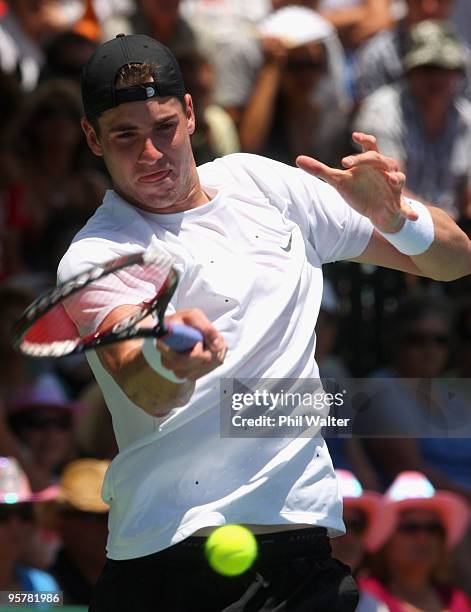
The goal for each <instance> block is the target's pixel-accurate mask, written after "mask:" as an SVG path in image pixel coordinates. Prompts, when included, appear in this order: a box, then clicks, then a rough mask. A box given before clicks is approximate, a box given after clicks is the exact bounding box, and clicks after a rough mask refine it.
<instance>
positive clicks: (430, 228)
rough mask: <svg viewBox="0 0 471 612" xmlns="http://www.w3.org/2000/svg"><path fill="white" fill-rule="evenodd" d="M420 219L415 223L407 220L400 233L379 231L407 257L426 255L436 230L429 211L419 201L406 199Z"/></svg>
mask: <svg viewBox="0 0 471 612" xmlns="http://www.w3.org/2000/svg"><path fill="white" fill-rule="evenodd" d="M404 199H405V201H406V203H407V204H409V206H410V207H411V208H412V210H414V211H415V212H416V213H417V214H418V215H419V218H418V219H416V220H415V221H411V220H410V219H406V222H405V223H404V225H403V226H402V227H401V229H400V230H399V231H398V232H395V233H389V232H382V231H381V230H378V231H379V233H380V234H381V235H382V236H384V237H385V238H386V240H387V241H388V242H390V243H391V244H392V245H393V246H395V247H396V249H397V250H398V251H400V252H401V253H404V254H405V255H420V254H421V253H425V251H426V250H427V249H428V248H429V246H430V245H431V244H432V242H433V240H434V238H435V228H434V225H433V219H432V215H431V214H430V211H429V209H428V208H427V207H426V206H425V205H424V204H422V203H421V202H417V200H411V199H410V198H404Z"/></svg>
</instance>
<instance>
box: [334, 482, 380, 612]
mask: <svg viewBox="0 0 471 612" xmlns="http://www.w3.org/2000/svg"><path fill="white" fill-rule="evenodd" d="M335 471H336V473H337V476H338V477H339V484H340V488H341V491H342V496H343V522H344V523H345V528H346V530H347V532H346V533H345V535H343V536H340V537H338V538H332V540H331V546H332V556H333V557H334V558H335V559H339V560H340V561H342V563H345V564H347V565H349V566H350V568H351V570H352V574H353V575H356V574H357V572H358V570H359V569H360V567H361V564H362V562H363V559H364V556H365V552H366V539H367V537H368V534H369V533H371V531H372V530H373V529H374V524H375V522H376V521H377V520H378V517H379V513H380V507H381V496H380V495H379V494H378V493H374V492H370V491H365V490H364V489H363V487H362V486H361V484H360V482H359V481H358V479H357V478H356V477H355V476H354V475H353V474H352V473H351V472H349V471H347V470H335ZM378 603H379V602H378V601H377V600H376V599H375V598H374V597H372V596H371V595H369V594H368V593H366V592H363V593H361V594H360V601H359V602H358V606H357V608H356V610H357V612H373V611H375V610H377V608H378Z"/></svg>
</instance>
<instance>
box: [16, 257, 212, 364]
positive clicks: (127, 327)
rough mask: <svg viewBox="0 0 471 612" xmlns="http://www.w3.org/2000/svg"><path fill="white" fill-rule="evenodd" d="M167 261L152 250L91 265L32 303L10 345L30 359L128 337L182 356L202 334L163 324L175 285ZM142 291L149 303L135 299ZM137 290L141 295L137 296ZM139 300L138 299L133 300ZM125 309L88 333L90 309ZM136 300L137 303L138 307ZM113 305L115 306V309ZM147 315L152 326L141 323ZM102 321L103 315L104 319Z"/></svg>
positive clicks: (19, 322)
mask: <svg viewBox="0 0 471 612" xmlns="http://www.w3.org/2000/svg"><path fill="white" fill-rule="evenodd" d="M178 280H179V277H178V273H177V271H176V270H175V268H174V267H173V265H172V259H171V257H170V256H169V255H168V254H167V253H165V252H164V251H161V250H159V249H157V248H155V247H152V248H150V249H148V250H146V251H144V252H142V253H135V254H132V255H126V256H124V257H121V258H119V259H114V260H112V261H109V262H107V263H105V264H102V265H98V266H93V267H91V268H90V269H88V270H86V271H85V272H83V273H81V274H79V275H77V276H75V277H73V278H72V279H70V280H69V281H67V282H66V283H63V284H61V285H59V286H57V287H56V288H55V289H53V290H51V291H49V292H48V293H46V294H45V295H43V296H41V297H39V298H38V299H37V300H35V301H34V302H33V303H32V304H31V305H30V306H29V307H28V308H27V309H26V310H25V312H24V313H23V315H22V316H21V318H20V319H19V320H18V321H17V322H16V324H15V325H14V328H13V345H14V347H15V348H16V350H18V351H19V352H21V353H23V354H25V355H28V356H30V357H38V358H39V357H48V358H51V357H63V356H64V355H72V354H76V353H82V352H84V351H87V350H90V349H95V348H98V347H101V346H105V345H107V344H111V343H114V342H121V341H123V340H130V339H132V338H148V337H153V338H161V340H162V341H163V342H165V344H166V345H167V346H169V347H170V348H171V349H173V350H175V351H178V352H183V351H187V350H189V349H191V348H192V347H193V346H194V345H195V344H196V343H197V342H202V341H203V336H202V334H201V332H200V331H199V330H197V329H195V328H193V327H189V326H186V325H181V324H177V323H174V324H169V325H166V324H165V323H164V315H165V311H166V309H167V306H168V304H169V301H170V299H171V297H172V295H173V294H174V292H175V289H176V288H177V284H178ZM143 287H146V295H153V296H154V297H152V298H151V299H148V298H147V299H146V298H144V299H142V300H139V296H140V295H142V291H143V289H142V288H143ZM139 292H140V293H139ZM136 296H137V298H136ZM107 301H108V302H110V301H112V302H113V305H114V304H116V305H127V304H129V305H130V306H131V308H130V309H126V308H122V309H121V311H122V312H123V316H122V318H119V319H118V320H117V321H116V318H115V317H114V318H113V324H112V325H111V324H110V325H109V326H107V325H106V322H105V325H103V324H101V326H99V328H98V331H90V330H87V328H86V325H85V324H84V321H85V319H84V317H85V316H86V315H85V313H87V309H89V308H90V305H91V304H92V305H93V304H95V307H96V304H97V303H98V304H106V303H107ZM136 302H137V303H136ZM113 307H114V306H113ZM149 315H153V318H154V321H153V323H154V324H153V325H152V326H151V327H147V326H146V327H144V326H142V325H139V323H140V322H141V321H142V320H143V319H144V318H146V317H147V316H149ZM104 319H105V321H106V317H104Z"/></svg>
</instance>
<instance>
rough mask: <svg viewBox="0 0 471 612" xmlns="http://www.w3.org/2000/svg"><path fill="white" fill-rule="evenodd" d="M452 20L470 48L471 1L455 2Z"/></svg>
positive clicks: (456, 0) (457, 0)
mask: <svg viewBox="0 0 471 612" xmlns="http://www.w3.org/2000/svg"><path fill="white" fill-rule="evenodd" d="M452 19H453V23H454V24H455V26H456V29H457V30H458V32H459V33H460V34H461V36H463V38H464V39H465V40H466V43H467V45H468V47H469V46H470V45H471V3H470V2H469V0H455V8H454V10H453V15H452Z"/></svg>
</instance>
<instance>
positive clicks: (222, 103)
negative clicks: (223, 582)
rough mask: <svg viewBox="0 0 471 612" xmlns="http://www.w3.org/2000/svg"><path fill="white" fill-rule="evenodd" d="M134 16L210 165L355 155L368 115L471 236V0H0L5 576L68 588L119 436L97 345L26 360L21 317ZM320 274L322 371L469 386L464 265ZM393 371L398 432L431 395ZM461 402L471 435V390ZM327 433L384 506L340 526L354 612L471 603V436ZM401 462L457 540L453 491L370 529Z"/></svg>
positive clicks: (470, 337)
mask: <svg viewBox="0 0 471 612" xmlns="http://www.w3.org/2000/svg"><path fill="white" fill-rule="evenodd" d="M120 32H124V33H145V34H148V35H150V36H153V37H155V38H157V39H158V40H160V41H161V42H163V43H165V44H166V45H168V46H169V47H170V48H171V49H172V50H173V52H174V53H175V54H176V56H177V58H178V59H179V61H180V64H181V68H182V72H183V75H184V79H185V83H186V86H187V90H188V92H189V93H190V94H192V96H193V99H194V104H195V110H196V117H197V129H196V133H195V134H194V136H193V147H194V152H195V157H196V160H197V163H199V164H202V163H205V162H207V161H210V160H213V159H215V158H217V157H220V156H222V155H226V154H230V153H234V152H238V151H243V152H249V153H256V154H260V155H266V156H268V157H271V158H273V159H277V160H279V161H282V162H285V163H288V164H292V165H293V164H294V162H295V158H296V156H297V155H299V154H306V155H312V156H314V157H316V158H317V159H319V160H321V161H323V162H325V163H327V164H330V165H337V166H339V165H340V160H341V159H342V157H343V156H345V155H348V154H350V153H352V152H355V147H354V144H353V143H352V140H351V133H352V131H353V130H361V131H366V132H368V133H371V134H374V135H375V136H376V137H377V139H378V142H379V146H380V148H381V150H382V151H383V152H384V153H386V154H388V155H391V156H393V157H395V158H396V159H397V160H398V162H399V164H400V165H401V168H403V169H404V171H405V173H406V175H407V177H408V183H407V190H408V192H409V194H410V195H411V197H414V196H415V197H418V198H420V199H422V200H423V201H426V202H433V203H434V204H436V205H437V206H439V207H441V208H443V209H444V210H446V211H447V212H448V213H449V214H450V215H451V216H452V217H453V218H454V219H455V220H456V222H457V223H458V224H459V225H460V226H461V227H462V229H463V230H464V231H465V232H466V233H468V235H471V2H470V1H469V0H317V1H316V0H305V1H302V2H301V1H300V2H289V1H286V0H0V113H1V116H2V117H3V121H2V129H1V131H0V355H1V364H2V368H1V370H0V591H1V590H8V589H11V588H14V587H15V588H22V589H23V590H25V589H26V587H27V586H28V585H29V587H30V590H34V589H35V590H48V589H47V588H46V587H45V586H44V585H48V587H50V588H49V590H54V588H53V587H51V585H56V587H55V588H60V589H61V590H63V591H64V598H65V602H66V603H68V604H71V605H72V604H75V605H86V604H87V602H88V600H89V596H90V589H91V586H92V585H93V583H94V581H95V580H96V577H97V576H98V574H99V572H100V569H101V567H102V565H103V562H104V558H105V551H104V542H105V537H106V516H107V510H106V507H104V506H103V505H102V504H101V502H100V500H99V487H100V485H101V479H102V477H103V473H104V471H105V470H106V465H107V462H108V461H109V460H111V459H112V458H113V457H114V456H115V454H116V452H117V449H116V443H115V440H114V435H113V431H112V427H111V422H110V418H109V415H108V412H107V409H106V406H105V404H104V401H103V398H102V396H101V393H100V391H99V389H98V388H97V385H96V384H95V383H94V381H93V378H92V376H91V372H90V370H89V368H88V365H87V363H86V361H85V359H83V358H82V357H69V358H65V359H63V360H60V361H58V362H54V363H49V362H45V361H42V360H41V361H39V362H36V361H29V360H25V358H24V357H22V356H20V355H17V354H15V353H14V352H13V350H12V348H11V345H10V340H9V333H10V328H11V325H12V323H13V322H14V321H15V320H16V319H17V318H18V317H19V315H20V314H21V313H22V311H23V310H24V308H25V307H26V306H27V304H28V303H29V302H30V301H31V300H32V299H34V298H35V297H37V296H38V295H39V294H40V293H42V292H43V291H45V290H47V289H48V288H50V287H51V286H52V285H54V284H55V274H56V268H57V264H58V262H59V260H60V258H61V256H62V254H63V253H64V252H65V249H66V248H67V246H68V244H69V242H70V240H71V239H72V237H73V236H74V235H75V233H76V232H77V231H78V230H79V229H80V227H82V225H83V224H84V223H85V222H86V220H87V219H88V218H89V217H90V216H91V215H92V214H93V212H94V211H95V209H96V208H97V206H99V205H100V203H101V200H102V197H103V195H104V193H105V191H106V189H107V188H109V187H110V183H109V177H108V175H107V172H106V168H105V167H104V165H103V164H102V162H101V160H100V159H99V158H96V157H94V156H93V155H92V154H91V153H90V152H89V150H88V148H87V146H86V143H85V140H84V137H83V134H82V132H81V129H80V117H81V115H82V108H81V99H80V87H79V81H80V72H81V68H82V66H83V64H84V63H85V62H86V61H87V59H88V57H89V56H90V54H91V53H93V51H94V49H95V48H96V47H97V45H98V44H99V43H100V42H102V41H104V40H107V39H109V38H111V37H113V36H115V35H116V34H118V33H120ZM324 272H325V276H326V283H325V287H324V295H323V300H322V307H321V312H320V315H319V320H318V326H317V333H318V347H317V359H318V362H319V365H320V370H321V374H322V375H323V376H327V377H333V378H336V379H337V380H342V379H346V378H361V379H370V378H371V379H376V378H380V379H381V380H392V379H405V378H418V379H421V378H432V379H435V380H436V379H441V378H443V379H447V378H448V379H449V378H452V379H454V380H456V379H460V380H462V381H463V384H465V382H466V380H467V379H468V378H469V377H470V374H471V291H470V283H471V279H470V277H468V278H464V279H460V280H457V281H454V282H451V283H442V282H436V281H433V280H429V279H422V278H419V277H414V276H411V275H407V274H404V273H401V272H395V271H392V270H384V269H380V268H377V267H375V266H367V265H358V264H353V263H347V262H339V263H335V264H329V265H328V266H326V267H325V269H324ZM393 386H394V389H395V394H394V395H391V397H390V402H389V404H388V405H387V406H385V405H382V406H380V407H378V409H377V411H376V415H377V417H378V418H379V419H381V420H385V421H387V422H388V426H390V427H391V428H393V427H394V423H393V422H392V421H388V419H389V418H390V415H391V414H393V413H394V414H395V415H396V419H403V422H405V421H407V423H409V424H410V427H411V428H412V429H411V430H412V431H418V432H420V431H421V427H422V423H424V422H425V420H424V419H426V418H429V416H430V415H429V414H428V413H427V416H424V410H425V406H426V405H427V406H428V407H429V404H430V402H428V404H427V397H425V399H424V396H423V394H422V396H421V397H418V396H417V394H416V393H412V392H411V390H410V389H408V388H407V385H405V384H404V383H403V382H402V380H398V381H397V384H394V385H393ZM428 399H430V398H428ZM435 400H436V401H438V404H439V403H440V397H438V399H437V398H435ZM460 410H461V415H462V418H463V419H464V422H466V423H467V424H468V430H469V422H470V421H471V418H470V414H471V412H470V411H471V406H470V405H469V393H468V394H464V395H463V398H462V402H461V408H460ZM398 415H399V416H398ZM339 416H341V415H339ZM327 443H328V446H329V447H330V450H331V454H332V457H333V461H334V465H335V466H336V467H337V468H339V469H340V470H343V471H345V472H346V473H349V474H350V475H351V478H350V480H349V482H350V486H351V483H352V482H356V483H358V486H357V488H356V489H355V487H354V489H355V491H356V492H357V493H356V494H355V495H353V494H351V495H350V497H351V498H353V497H355V496H357V497H359V498H362V499H363V497H364V495H365V494H366V495H367V497H368V495H370V494H372V495H373V497H374V494H376V496H377V497H375V499H376V501H378V500H380V501H379V502H378V504H376V505H375V506H374V511H373V510H372V509H371V507H370V506H368V511H364V508H363V509H362V508H359V507H355V509H354V511H352V512H351V513H350V514H351V516H350V515H349V516H348V519H349V520H348V521H347V527H348V525H349V524H350V526H351V528H349V535H348V536H346V537H345V538H346V539H345V540H343V543H344V549H342V538H340V539H339V540H338V542H337V543H336V546H337V545H338V546H339V547H340V548H339V549H338V550H337V551H336V554H337V555H338V556H339V558H343V559H345V560H346V562H349V563H350V564H351V565H352V566H353V567H354V569H355V571H356V572H357V575H358V576H363V577H364V578H365V580H364V581H362V582H361V584H362V588H363V589H364V591H365V593H368V598H369V599H368V598H366V599H365V601H364V602H363V604H361V605H364V606H366V607H364V608H359V609H364V610H378V612H379V611H380V610H383V611H384V610H392V611H393V612H394V611H396V610H409V609H412V608H410V607H406V606H415V608H413V609H416V610H424V611H427V612H428V611H433V610H442V609H443V610H445V609H446V610H448V609H449V610H457V611H462V610H468V609H471V607H469V608H468V607H465V606H471V604H469V600H468V599H467V598H466V595H465V594H464V592H467V593H468V595H470V594H471V536H470V532H469V529H468V526H467V525H468V519H467V518H466V517H467V516H468V515H467V512H468V510H467V508H468V505H469V503H471V439H470V438H469V437H466V436H464V437H463V436H462V437H456V438H453V439H450V438H447V437H425V436H424V437H420V435H417V437H411V436H408V437H405V438H404V439H403V438H400V437H399V438H398V436H397V435H396V436H394V437H390V438H385V439H379V438H375V437H366V436H357V437H354V438H348V439H340V438H337V437H332V438H328V439H327ZM404 473H406V474H409V473H414V474H419V475H420V478H423V479H424V480H423V481H420V482H422V483H424V482H426V483H428V485H425V484H423V489H424V491H425V493H424V495H422V496H419V497H420V498H421V499H422V497H425V498H430V499H435V498H436V497H437V496H438V497H439V501H440V500H441V499H442V498H441V497H440V495H449V496H450V495H451V496H452V498H453V499H454V500H455V501H456V500H457V499H458V500H459V501H460V502H461V503H462V504H463V506H461V509H462V517H463V521H462V530H461V533H460V537H459V538H456V537H455V538H454V539H453V538H452V539H451V540H450V537H449V526H448V525H447V524H446V521H445V520H444V518H443V517H444V516H445V515H444V514H443V513H442V514H440V512H439V511H438V510H437V508H438V506H437V507H435V506H433V507H429V506H427V507H426V509H424V508H423V507H422V505H420V504H422V502H420V503H418V502H417V503H418V506H417V504H416V505H413V506H411V508H412V509H410V508H409V507H408V508H409V510H410V512H409V514H410V513H412V515H413V516H412V519H413V520H412V519H411V518H410V516H409V518H408V517H407V516H406V518H404V517H403V515H402V514H401V513H400V512H397V513H396V516H395V518H394V521H396V522H395V523H394V521H393V522H391V524H393V523H394V525H396V526H397V525H399V526H400V525H401V524H402V523H401V521H403V522H404V524H406V527H405V528H404V529H402V530H401V529H399V528H398V529H399V531H400V537H401V538H403V540H401V541H400V542H399V544H397V542H396V541H393V540H394V538H393V536H392V534H391V533H386V531H385V530H384V533H383V542H382V543H381V545H380V544H378V543H376V544H375V546H376V548H374V547H373V549H374V550H373V549H371V550H370V549H369V548H368V547H367V546H366V544H365V542H366V540H364V537H366V536H365V534H366V533H368V530H369V529H370V528H371V526H372V521H373V518H374V517H377V514H378V512H380V513H382V512H384V511H385V508H386V507H389V506H388V504H389V505H390V501H391V500H390V498H389V497H387V492H388V491H390V490H391V487H393V485H394V483H395V482H397V479H398V478H400V477H401V474H404ZM416 478H418V476H416ZM352 479H353V480H352ZM347 480H348V479H347ZM400 482H402V481H401V480H400ZM406 482H410V479H409V480H407V478H406ZM411 482H415V481H414V480H413V479H412V481H411ZM355 486H356V485H355ZM414 486H415V485H414ZM358 487H360V489H358ZM427 487H429V488H427ZM430 487H431V488H430ZM406 488H407V487H406ZM413 488H414V487H413ZM419 489H420V487H419ZM90 490H93V491H95V493H96V495H95V497H93V496H92V498H91V499H89V496H88V497H87V495H86V494H85V492H86V491H90ZM427 491H428V494H426V493H427ZM365 492H366V493H365ZM416 494H417V491H416V490H415V491H414V493H413V494H412V493H410V492H409V493H407V495H406V497H407V499H409V498H411V499H412V498H414V495H416ZM362 496H363V497H362ZM84 497H86V498H87V499H86V501H85V502H84ZM368 499H369V498H368ZM401 499H402V498H401ZM414 499H415V498H414ZM370 501H371V500H370ZM396 501H397V500H396ZM414 503H415V502H414ZM427 503H428V502H427ZM457 503H458V505H459V502H457ZM432 505H433V504H432ZM376 506H377V507H376ZM444 507H445V506H443V504H442V505H440V509H443V508H444ZM378 508H379V509H378ZM446 508H447V511H450V512H451V511H452V510H450V508H452V506H446ZM455 510H456V508H455ZM424 513H425V514H424ZM406 519H407V520H406ZM391 521H392V519H391ZM380 522H381V521H380ZM424 524H425V527H424ZM411 525H412V527H411ZM414 525H415V527H414ZM355 537H357V540H356V541H355ZM398 537H399V536H398ZM349 538H350V539H349ZM388 538H389V540H388ZM407 538H409V539H407ZM427 538H428V539H427ZM390 540H391V541H390ZM378 541H379V540H378ZM391 542H392V543H391ZM404 542H405V543H404ZM339 543H340V544H339ZM404 547H405V548H404ZM383 549H386V552H384V550H383ZM406 549H407V551H408V552H407V554H406V553H404V555H405V556H406V557H407V558H404V555H402V557H401V554H400V552H398V551H400V550H406ZM378 551H379V552H378ZM443 551H446V555H445V554H444V552H443ZM407 555H409V556H407ZM445 558H446V559H445ZM445 560H446V563H445ZM438 561H439V562H440V563H438ZM438 565H440V567H439V568H438ZM436 566H437V567H436ZM445 566H446V567H445ZM391 567H394V568H396V569H397V568H402V569H401V570H400V571H399V570H397V571H396V573H394V572H391V571H389V569H388V568H391ZM437 568H438V569H437ZM438 570H440V571H438ZM411 576H414V577H415V578H414V579H413V580H412V579H411ZM57 585H58V587H57ZM378 585H379V586H378ZM447 589H448V590H447ZM460 589H461V590H460ZM456 593H458V595H457V594H456ZM391 598H392V599H391ZM394 598H395V599H394ZM398 602H399V603H398ZM440 602H441V603H440ZM367 606H370V607H367ZM371 606H373V607H371ZM374 606H377V607H374ZM381 606H383V607H381ZM395 606H396V607H395ZM401 606H402V607H401ZM440 606H441V607H440ZM445 606H446V607H445Z"/></svg>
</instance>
